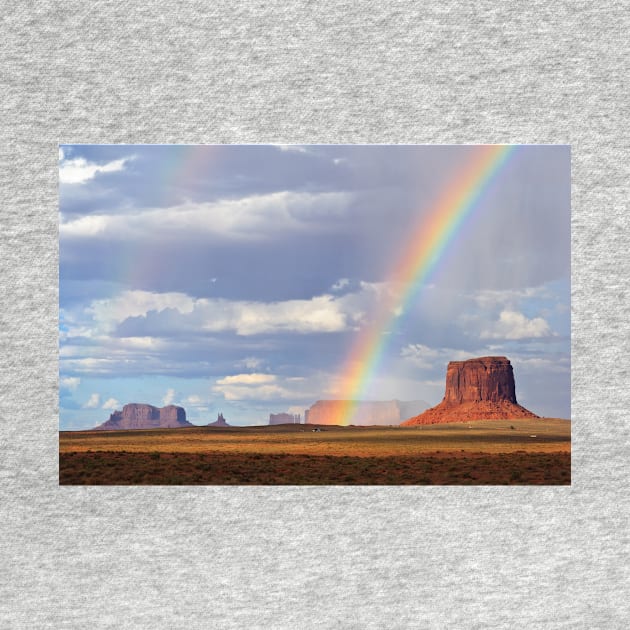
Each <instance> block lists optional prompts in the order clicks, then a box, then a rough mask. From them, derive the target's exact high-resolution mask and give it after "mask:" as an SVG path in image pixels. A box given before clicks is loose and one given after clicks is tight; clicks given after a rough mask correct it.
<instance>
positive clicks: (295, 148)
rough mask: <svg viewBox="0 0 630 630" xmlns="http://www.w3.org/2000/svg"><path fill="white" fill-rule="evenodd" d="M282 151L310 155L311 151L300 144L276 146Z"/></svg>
mask: <svg viewBox="0 0 630 630" xmlns="http://www.w3.org/2000/svg"><path fill="white" fill-rule="evenodd" d="M276 146H277V147H278V149H280V151H285V152H290V153H310V151H309V150H308V149H307V148H306V147H304V146H302V145H299V144H278V145H276Z"/></svg>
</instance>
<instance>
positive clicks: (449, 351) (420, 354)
mask: <svg viewBox="0 0 630 630" xmlns="http://www.w3.org/2000/svg"><path fill="white" fill-rule="evenodd" d="M400 356H401V357H402V358H403V359H406V360H407V361H409V362H410V363H412V364H413V365H415V366H416V367H419V368H422V369H432V368H435V367H441V366H442V365H443V364H446V363H448V361H465V360H466V359H471V358H473V357H476V356H480V352H479V351H477V352H468V351H467V350H455V349H454V348H429V346H425V345H422V344H420V343H413V344H408V345H407V346H405V347H404V348H402V349H401V350H400ZM423 382H424V381H423ZM427 382H428V381H427Z"/></svg>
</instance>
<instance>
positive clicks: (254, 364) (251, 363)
mask: <svg viewBox="0 0 630 630" xmlns="http://www.w3.org/2000/svg"><path fill="white" fill-rule="evenodd" d="M236 365H237V366H239V367H245V368H247V369H248V370H257V369H258V368H260V367H262V366H263V365H264V361H263V360H262V359H258V358H256V357H245V358H244V359H243V360H242V361H238V362H237V363H236Z"/></svg>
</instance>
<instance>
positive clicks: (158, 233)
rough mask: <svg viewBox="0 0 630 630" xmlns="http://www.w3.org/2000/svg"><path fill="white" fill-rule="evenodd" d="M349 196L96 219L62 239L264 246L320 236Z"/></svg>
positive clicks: (260, 198) (66, 230) (68, 227)
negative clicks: (225, 241) (284, 235)
mask: <svg viewBox="0 0 630 630" xmlns="http://www.w3.org/2000/svg"><path fill="white" fill-rule="evenodd" d="M352 198H353V197H352V195H351V193H347V192H320V193H308V192H290V191H280V192H274V193H270V194H266V195H251V196H249V197H243V198H241V199H223V200H220V201H216V202H206V203H193V202H186V203H184V204H180V205H178V206H171V207H168V208H149V209H144V210H140V211H137V212H134V213H127V214H92V215H89V216H83V217H80V218H78V219H74V220H70V221H66V222H62V223H61V225H60V226H59V234H60V237H61V238H94V237H101V238H108V239H115V240H132V239H137V238H142V239H151V238H157V237H162V236H170V237H172V236H173V235H176V234H179V235H182V234H186V235H195V236H199V235H200V234H204V235H206V236H208V235H212V234H214V235H217V236H220V237H222V238H230V239H233V240H261V239H264V238H266V237H267V236H272V235H273V236H277V234H278V232H281V231H285V232H300V231H307V230H308V231H309V233H312V232H313V230H319V231H322V230H324V229H325V225H326V222H327V221H330V220H331V219H332V220H333V221H334V220H335V219H337V218H341V217H343V216H344V215H345V213H346V210H347V208H348V207H349V205H350V202H351V200H352Z"/></svg>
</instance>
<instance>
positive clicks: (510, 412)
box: [401, 357, 539, 427]
mask: <svg viewBox="0 0 630 630" xmlns="http://www.w3.org/2000/svg"><path fill="white" fill-rule="evenodd" d="M538 417H539V416H537V415H536V414H535V413H532V412H531V411H529V410H528V409H525V407H521V405H519V404H518V402H516V387H515V384H514V372H513V370H512V364H511V363H510V361H509V359H507V358H506V357H479V358H478V359H469V360H468V361H451V362H450V363H449V364H448V367H447V369H446V391H445V393H444V398H443V399H442V402H441V403H440V404H439V405H436V406H435V407H431V409H427V410H426V411H425V412H424V413H421V414H420V415H419V416H415V417H413V418H410V419H409V420H406V421H405V422H403V423H401V426H407V427H408V426H414V425H418V424H440V423H446V422H469V421H471V420H506V419H508V418H538Z"/></svg>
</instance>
